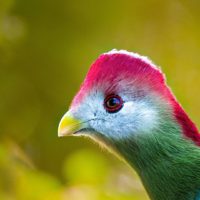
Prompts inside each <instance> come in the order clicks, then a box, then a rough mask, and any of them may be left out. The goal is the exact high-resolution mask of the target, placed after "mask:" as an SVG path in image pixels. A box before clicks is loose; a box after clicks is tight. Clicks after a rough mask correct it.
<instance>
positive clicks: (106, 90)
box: [58, 50, 177, 146]
mask: <svg viewBox="0 0 200 200" xmlns="http://www.w3.org/2000/svg"><path fill="white" fill-rule="evenodd" d="M175 104H176V100H175V98H174V96H173V95H172V93H171V91H170V89H169V88H168V87H167V86H166V83H165V77H164V75H163V74H162V72H161V70H160V69H159V68H157V67H156V66H155V65H154V64H153V63H152V62H151V61H150V60H149V59H147V58H146V57H143V56H140V55H138V54H135V53H129V52H127V51H124V50H120V51H117V50H112V51H111V52H108V53H105V54H102V55H101V56H100V57H99V58H98V59H97V60H96V61H95V62H94V63H93V64H92V66H91V68H90V70H89V72H88V74H87V76H86V78H85V81H84V82H83V84H82V86H81V88H80V91H79V92H78V94H77V95H76V96H75V98H74V100H73V102H72V104H71V106H70V109H69V111H68V112H67V113H66V114H65V115H64V116H63V118H62V120H61V122H60V124H59V130H58V132H59V136H66V135H74V136H79V135H84V136H89V137H91V138H93V139H95V140H97V141H98V142H101V143H103V144H106V145H107V146H108V145H109V146H112V145H113V144H115V143H120V142H123V141H127V140H129V139H131V140H132V141H136V140H137V138H139V137H140V136H145V135H146V136H147V135H152V134H154V132H156V131H155V130H158V129H159V128H160V126H161V125H163V124H164V123H165V122H166V121H170V120H171V121H175V120H176V119H175V118H176V117H175V114H174V111H175V109H176V108H177V106H174V105H175ZM113 146H114V145H113Z"/></svg>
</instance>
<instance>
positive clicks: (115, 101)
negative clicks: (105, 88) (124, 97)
mask: <svg viewBox="0 0 200 200" xmlns="http://www.w3.org/2000/svg"><path fill="white" fill-rule="evenodd" d="M119 104H120V100H119V99H118V98H116V97H113V98H111V99H109V100H108V102H107V106H108V107H111V108H113V107H115V106H117V105H119Z"/></svg>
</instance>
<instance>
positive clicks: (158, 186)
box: [113, 119, 200, 200]
mask: <svg viewBox="0 0 200 200" xmlns="http://www.w3.org/2000/svg"><path fill="white" fill-rule="evenodd" d="M113 145H114V146H115V149H118V152H119V153H120V154H121V155H122V156H123V157H124V158H125V159H126V161H127V162H128V163H129V164H130V165H131V166H132V167H133V168H134V169H135V170H136V171H137V173H138V174H139V176H140V177H141V180H142V182H143V184H144V186H145V188H146V190H147V192H148V193H149V196H150V198H151V199H152V200H177V199H180V200H194V199H195V197H196V195H197V193H198V191H199V189H200V148H199V147H198V146H196V145H194V143H193V142H191V141H190V140H185V139H184V138H183V136H182V132H181V129H180V127H179V126H178V125H177V124H176V123H174V122H173V121H172V120H170V119H167V120H165V123H163V124H161V125H160V127H159V128H158V129H155V130H154V133H153V134H139V135H138V136H137V138H134V139H133V140H131V138H129V139H127V140H126V141H119V142H118V143H116V141H115V142H114V143H113Z"/></svg>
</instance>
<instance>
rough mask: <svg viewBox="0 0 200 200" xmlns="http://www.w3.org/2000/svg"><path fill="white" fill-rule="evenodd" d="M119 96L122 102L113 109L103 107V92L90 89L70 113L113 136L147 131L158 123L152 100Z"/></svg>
mask: <svg viewBox="0 0 200 200" xmlns="http://www.w3.org/2000/svg"><path fill="white" fill-rule="evenodd" d="M119 96H121V98H122V99H123V100H125V103H124V105H123V107H122V108H121V110H119V111H118V112H116V113H108V112H107V111H106V110H105V108H104V106H103V103H104V98H105V97H104V95H103V93H99V92H94V93H92V92H91V93H90V95H88V96H87V97H86V98H85V99H84V100H83V101H82V102H81V104H80V105H79V107H78V108H77V109H76V110H75V111H74V113H73V115H74V116H75V117H77V118H78V119H81V120H82V121H89V122H88V124H89V128H92V129H94V130H96V132H99V133H101V134H102V135H104V136H105V137H109V138H112V139H115V140H119V139H123V138H128V137H130V136H133V137H134V136H135V135H137V134H146V133H149V132H151V130H152V129H153V128H154V127H155V126H156V125H157V123H158V114H157V110H156V108H155V107H154V105H153V103H152V102H150V101H148V99H147V98H143V99H136V100H132V99H130V97H127V96H125V95H123V94H119ZM91 119H92V120H91ZM97 134H98V133H97Z"/></svg>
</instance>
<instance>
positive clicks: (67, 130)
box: [58, 112, 82, 137]
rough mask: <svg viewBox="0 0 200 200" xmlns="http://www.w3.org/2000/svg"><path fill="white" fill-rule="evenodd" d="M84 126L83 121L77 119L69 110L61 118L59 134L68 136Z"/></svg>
mask: <svg viewBox="0 0 200 200" xmlns="http://www.w3.org/2000/svg"><path fill="white" fill-rule="evenodd" d="M81 128H82V121H80V120H78V119H75V118H74V117H73V116H72V115H71V113H70V112H67V113H66V114H65V115H64V116H63V117H62V119H61V121H60V123H59V126H58V136H59V137H63V136H68V135H72V134H73V133H76V132H77V131H79V130H80V129H81Z"/></svg>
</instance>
